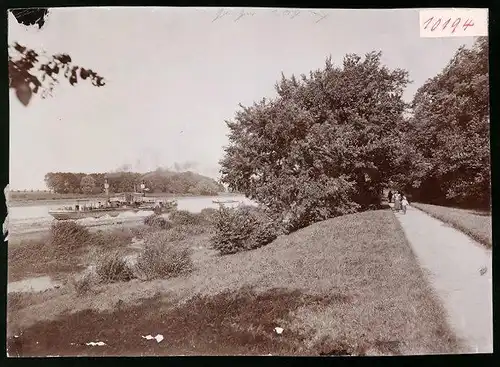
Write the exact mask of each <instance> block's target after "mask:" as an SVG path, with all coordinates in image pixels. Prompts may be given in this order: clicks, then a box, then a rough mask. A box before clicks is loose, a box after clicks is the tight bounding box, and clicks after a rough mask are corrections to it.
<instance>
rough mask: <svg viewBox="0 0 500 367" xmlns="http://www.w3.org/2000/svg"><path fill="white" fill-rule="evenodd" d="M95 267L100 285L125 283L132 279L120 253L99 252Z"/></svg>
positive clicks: (129, 268) (128, 267) (130, 271)
mask: <svg viewBox="0 0 500 367" xmlns="http://www.w3.org/2000/svg"><path fill="white" fill-rule="evenodd" d="M95 265H96V268H95V271H96V274H97V278H98V280H99V282H100V283H115V282H127V281H129V280H131V279H133V278H134V274H133V272H132V269H131V267H130V266H129V264H128V263H127V261H126V260H125V258H124V254H123V252H122V251H119V250H115V251H111V252H101V253H100V254H99V256H98V257H97V260H96V264H95Z"/></svg>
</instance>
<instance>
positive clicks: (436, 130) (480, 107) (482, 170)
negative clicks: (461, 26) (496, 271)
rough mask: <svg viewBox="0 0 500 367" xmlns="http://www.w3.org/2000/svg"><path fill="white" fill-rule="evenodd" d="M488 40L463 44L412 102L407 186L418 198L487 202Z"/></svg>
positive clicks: (488, 163)
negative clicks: (411, 155)
mask: <svg viewBox="0 0 500 367" xmlns="http://www.w3.org/2000/svg"><path fill="white" fill-rule="evenodd" d="M488 54H489V50H488V38H487V37H481V38H479V39H478V40H477V41H476V42H475V44H474V45H473V47H472V48H470V49H467V48H465V47H461V48H460V49H459V50H458V51H457V52H456V54H455V55H454V57H453V58H452V60H451V61H450V62H449V63H448V65H447V66H446V67H445V68H444V69H443V71H442V72H441V73H439V74H438V75H436V76H435V77H434V78H432V79H430V80H428V81H427V82H426V83H425V84H424V85H423V86H422V87H421V88H420V89H419V90H418V91H417V93H416V95H415V98H414V100H413V109H414V118H413V119H412V120H411V121H410V124H409V125H408V127H407V134H406V136H407V138H408V139H407V141H408V142H407V145H408V146H411V147H412V149H413V151H414V154H415V158H414V166H413V169H411V170H410V173H411V174H410V175H409V176H408V179H407V182H405V184H406V185H407V186H409V187H411V189H412V191H413V192H414V194H415V195H416V196H417V197H418V198H419V199H420V200H425V201H431V202H441V203H446V202H448V203H455V204H461V205H467V206H479V205H480V206H488V205H489V201H490V186H491V182H490V149H489V141H490V134H489V72H488Z"/></svg>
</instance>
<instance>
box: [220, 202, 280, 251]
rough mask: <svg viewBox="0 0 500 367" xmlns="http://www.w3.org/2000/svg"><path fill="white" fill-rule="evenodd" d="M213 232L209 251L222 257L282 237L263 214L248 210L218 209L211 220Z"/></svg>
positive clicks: (258, 211)
mask: <svg viewBox="0 0 500 367" xmlns="http://www.w3.org/2000/svg"><path fill="white" fill-rule="evenodd" d="M214 231H215V234H214V235H213V236H212V238H211V243H212V247H213V248H214V249H216V250H217V251H219V253H221V254H223V255H224V254H233V253H236V252H240V251H245V250H252V249H255V248H258V247H261V246H264V245H267V244H268V243H269V242H271V241H273V240H274V239H275V238H276V237H278V236H279V235H280V234H281V233H283V232H282V229H281V228H280V226H278V225H277V224H276V222H275V221H274V220H273V219H272V218H271V217H270V216H268V215H267V214H266V213H265V212H264V211H262V210H260V209H256V208H253V207H249V206H242V207H239V208H236V209H230V208H225V207H223V206H221V207H220V209H219V210H218V212H217V214H216V215H215V217H214Z"/></svg>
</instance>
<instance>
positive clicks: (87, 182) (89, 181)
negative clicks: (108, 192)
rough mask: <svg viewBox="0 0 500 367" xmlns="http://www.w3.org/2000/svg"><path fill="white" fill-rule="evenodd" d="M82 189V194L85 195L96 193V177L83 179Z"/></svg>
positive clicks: (88, 176)
mask: <svg viewBox="0 0 500 367" xmlns="http://www.w3.org/2000/svg"><path fill="white" fill-rule="evenodd" d="M80 187H81V190H82V193H84V194H92V193H93V192H94V189H95V187H96V182H95V179H94V177H92V176H91V175H86V176H84V177H82V180H81V183H80Z"/></svg>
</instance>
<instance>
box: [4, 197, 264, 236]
mask: <svg viewBox="0 0 500 367" xmlns="http://www.w3.org/2000/svg"><path fill="white" fill-rule="evenodd" d="M175 199H176V200H177V203H178V207H177V208H178V209H179V210H187V211H190V212H192V213H199V212H201V211H202V210H203V209H205V208H214V209H217V208H218V207H219V204H217V203H214V202H213V200H221V201H226V200H235V201H237V202H236V203H226V204H224V205H225V206H227V207H236V206H238V205H241V204H246V205H253V204H254V202H252V201H251V200H250V199H248V198H246V197H245V196H239V195H238V196H236V195H235V196H194V197H178V198H175ZM71 204H72V202H71V201H70V200H69V201H64V202H62V201H60V202H55V203H53V204H42V205H33V206H10V207H9V224H8V227H9V233H10V234H14V233H15V232H35V231H40V230H44V229H46V228H48V227H49V226H50V224H51V223H52V222H53V221H55V219H54V218H53V217H52V216H51V215H50V214H49V210H50V209H57V208H60V207H63V206H65V205H71ZM151 213H152V212H151V211H140V212H138V213H133V212H124V213H120V214H119V215H118V216H117V217H114V218H112V217H110V216H107V215H106V216H103V217H101V218H97V219H95V218H85V219H80V220H78V221H77V222H78V223H80V224H83V225H87V226H93V225H101V224H102V225H105V224H108V223H115V222H120V221H122V222H133V221H137V220H140V219H142V218H144V217H146V216H148V215H150V214H151Z"/></svg>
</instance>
